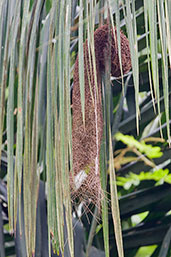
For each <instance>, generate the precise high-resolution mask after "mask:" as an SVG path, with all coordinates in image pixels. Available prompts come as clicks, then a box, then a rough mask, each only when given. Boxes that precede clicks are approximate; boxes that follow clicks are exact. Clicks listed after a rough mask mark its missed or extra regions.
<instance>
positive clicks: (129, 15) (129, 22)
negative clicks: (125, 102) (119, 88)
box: [122, 0, 140, 134]
mask: <svg viewBox="0 0 171 257" xmlns="http://www.w3.org/2000/svg"><path fill="white" fill-rule="evenodd" d="M131 3H132V5H131ZM131 3H130V1H129V0H126V7H125V6H124V3H123V1H122V6H123V12H124V17H125V20H126V28H127V33H128V39H129V44H130V52H131V62H132V72H133V81H134V88H135V103H136V125H137V133H138V134H139V118H140V111H139V103H138V94H139V61H138V44H137V24H136V17H135V2H134V1H131ZM131 6H132V8H131Z"/></svg>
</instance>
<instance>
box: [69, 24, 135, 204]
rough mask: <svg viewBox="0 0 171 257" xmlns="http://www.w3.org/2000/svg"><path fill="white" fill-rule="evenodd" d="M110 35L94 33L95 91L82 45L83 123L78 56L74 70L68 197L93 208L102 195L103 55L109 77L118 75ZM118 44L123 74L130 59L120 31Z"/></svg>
mask: <svg viewBox="0 0 171 257" xmlns="http://www.w3.org/2000/svg"><path fill="white" fill-rule="evenodd" d="M109 33H110V35H111V36H110V37H109ZM114 33H115V36H114V34H113V30H112V29H111V30H109V27H108V25H103V26H101V27H99V28H98V29H97V30H96V31H95V33H94V46H95V61H96V78H97V88H96V85H95V74H94V70H93V67H92V64H91V63H90V60H91V59H92V56H90V58H89V51H88V41H87V40H86V42H85V43H84V82H85V124H84V123H83V118H82V110H81V96H80V85H79V59H78V56H77V59H76V62H75V67H74V87H73V95H72V103H73V107H72V109H73V123H72V152H73V172H71V174H70V187H71V197H72V199H73V200H74V199H76V198H78V199H79V201H80V202H81V201H83V202H85V203H87V202H88V203H89V202H92V203H94V204H95V205H97V206H99V203H100V200H101V198H102V196H103V192H102V189H101V182H100V146H101V141H102V136H103V125H104V124H103V123H104V121H103V112H102V99H101V74H102V73H103V72H104V71H105V56H106V54H109V55H110V56H111V63H110V66H111V74H112V76H115V77H119V76H120V75H121V71H120V64H119V53H118V46H117V40H116V30H115V32H114ZM109 38H110V42H109ZM120 41H121V59H122V71H123V74H125V73H127V72H128V71H129V70H130V69H131V57H130V49H129V42H128V39H127V38H126V36H125V35H124V34H123V33H122V32H120ZM90 85H91V87H90Z"/></svg>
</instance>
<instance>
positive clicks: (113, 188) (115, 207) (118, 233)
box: [109, 130, 124, 257]
mask: <svg viewBox="0 0 171 257" xmlns="http://www.w3.org/2000/svg"><path fill="white" fill-rule="evenodd" d="M109 173H110V192H111V206H112V217H113V221H114V230H115V237H116V244H117V249H118V255H119V257H124V252H123V240H122V229H121V220H120V213H119V202H118V198H117V197H116V196H117V185H116V176H115V170H114V163H113V147H112V136H111V131H110V130H109Z"/></svg>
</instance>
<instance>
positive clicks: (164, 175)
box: [117, 169, 171, 190]
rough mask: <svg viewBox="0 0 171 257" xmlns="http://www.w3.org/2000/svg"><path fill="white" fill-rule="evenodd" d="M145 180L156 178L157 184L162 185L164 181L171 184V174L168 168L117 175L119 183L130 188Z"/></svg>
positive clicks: (125, 187)
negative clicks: (122, 175) (124, 175)
mask: <svg viewBox="0 0 171 257" xmlns="http://www.w3.org/2000/svg"><path fill="white" fill-rule="evenodd" d="M143 180H154V181H156V182H157V183H156V185H161V184H163V183H164V182H167V183H169V184H171V174H169V170H168V169H164V170H163V169H159V170H155V171H149V172H144V171H142V172H140V174H135V173H132V172H130V173H129V174H128V175H126V177H117V185H118V186H122V187H124V189H126V190H128V189H130V187H131V186H138V185H139V184H140V182H141V181H143Z"/></svg>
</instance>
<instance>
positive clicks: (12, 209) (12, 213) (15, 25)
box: [7, 1, 21, 230]
mask: <svg viewBox="0 0 171 257" xmlns="http://www.w3.org/2000/svg"><path fill="white" fill-rule="evenodd" d="M20 6H21V5H20V1H17V2H16V6H15V12H14V19H13V22H12V24H11V30H10V34H9V41H10V42H12V43H11V46H10V73H9V97H8V103H7V142H8V173H7V174H8V175H7V181H8V183H7V187H8V191H7V193H8V204H9V207H8V210H9V220H10V222H9V224H10V227H11V229H12V230H13V229H15V227H16V226H15V225H16V219H17V213H16V209H17V208H16V205H17V204H16V201H15V199H14V195H16V194H14V192H15V188H16V187H15V186H14V185H15V183H16V181H14V156H13V154H14V153H13V144H14V114H13V113H14V86H15V69H16V66H15V58H16V52H17V40H18V39H17V34H18V30H19V26H20V12H19V10H20ZM15 177H16V176H15ZM16 193H18V191H17V192H16ZM17 195H18V194H17ZM14 203H15V204H16V205H15V204H14Z"/></svg>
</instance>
